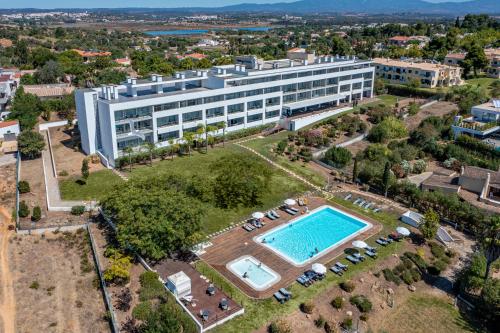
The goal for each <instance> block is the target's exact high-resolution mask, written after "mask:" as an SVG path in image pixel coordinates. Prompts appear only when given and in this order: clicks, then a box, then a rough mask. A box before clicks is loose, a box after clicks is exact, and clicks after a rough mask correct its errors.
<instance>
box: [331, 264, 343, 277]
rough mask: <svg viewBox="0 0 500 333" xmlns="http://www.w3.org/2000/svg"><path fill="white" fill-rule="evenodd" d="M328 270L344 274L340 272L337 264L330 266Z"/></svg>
mask: <svg viewBox="0 0 500 333" xmlns="http://www.w3.org/2000/svg"><path fill="white" fill-rule="evenodd" d="M330 270H331V271H332V272H334V273H335V274H338V275H342V274H344V272H342V269H340V268H338V267H337V266H332V267H330Z"/></svg>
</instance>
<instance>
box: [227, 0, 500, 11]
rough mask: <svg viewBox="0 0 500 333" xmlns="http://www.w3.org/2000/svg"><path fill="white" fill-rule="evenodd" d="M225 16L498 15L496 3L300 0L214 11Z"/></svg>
mask: <svg viewBox="0 0 500 333" xmlns="http://www.w3.org/2000/svg"><path fill="white" fill-rule="evenodd" d="M217 10H218V11H221V10H222V11H226V12H289V13H326V12H331V13H368V14H393V13H404V12H417V13H428V14H432V13H435V14H464V13H486V14H493V13H500V0H472V1H467V2H442V3H430V2H426V1H422V0H302V1H296V2H290V3H274V4H250V3H248V4H239V5H233V6H225V7H222V8H218V9H217Z"/></svg>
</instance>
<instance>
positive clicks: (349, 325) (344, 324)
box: [340, 317, 352, 330]
mask: <svg viewBox="0 0 500 333" xmlns="http://www.w3.org/2000/svg"><path fill="white" fill-rule="evenodd" d="M340 325H341V326H342V328H344V329H346V330H350V329H351V328H352V318H351V317H345V318H344V320H342V323H341V324H340Z"/></svg>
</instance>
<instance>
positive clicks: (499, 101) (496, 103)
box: [493, 99, 500, 108]
mask: <svg viewBox="0 0 500 333" xmlns="http://www.w3.org/2000/svg"><path fill="white" fill-rule="evenodd" d="M493 105H494V106H495V107H496V108H500V99H494V100H493Z"/></svg>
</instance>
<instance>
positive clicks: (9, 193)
mask: <svg viewBox="0 0 500 333" xmlns="http://www.w3.org/2000/svg"><path fill="white" fill-rule="evenodd" d="M15 202H16V164H15V163H14V164H8V165H2V166H1V167H0V206H3V207H5V208H6V209H8V210H9V211H12V209H14V206H15Z"/></svg>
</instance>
